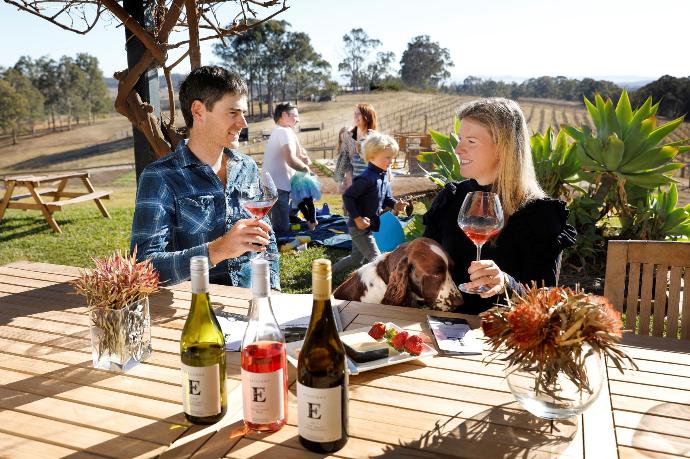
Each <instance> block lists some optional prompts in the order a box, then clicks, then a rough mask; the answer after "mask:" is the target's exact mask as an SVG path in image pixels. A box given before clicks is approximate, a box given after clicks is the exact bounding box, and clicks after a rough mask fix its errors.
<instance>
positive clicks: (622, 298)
mask: <svg viewBox="0 0 690 459" xmlns="http://www.w3.org/2000/svg"><path fill="white" fill-rule="evenodd" d="M640 273H641V274H642V276H641V277H640ZM683 286H684V287H683ZM626 292H627V294H626ZM604 296H606V297H607V298H608V299H609V301H611V303H612V304H613V306H614V307H615V308H616V309H618V310H619V311H620V312H622V313H625V327H626V328H627V329H630V330H632V331H634V333H637V334H640V335H649V332H650V330H649V329H650V321H651V322H652V324H653V325H652V330H651V331H652V334H653V335H654V336H666V337H668V338H676V337H677V336H678V322H679V321H680V338H681V339H683V340H690V243H687V242H668V241H609V243H608V253H607V255H606V280H605V285H604ZM681 303H682V304H681ZM638 319H639V325H638V324H637V323H636V321H637V320H638ZM664 329H665V330H664Z"/></svg>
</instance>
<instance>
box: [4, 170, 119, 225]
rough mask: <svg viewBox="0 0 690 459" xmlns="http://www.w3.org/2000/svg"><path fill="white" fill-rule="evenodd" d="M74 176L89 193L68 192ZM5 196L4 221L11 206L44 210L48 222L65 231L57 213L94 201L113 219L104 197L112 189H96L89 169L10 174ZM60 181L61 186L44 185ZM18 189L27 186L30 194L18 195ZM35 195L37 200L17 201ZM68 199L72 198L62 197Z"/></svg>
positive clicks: (34, 198)
mask: <svg viewBox="0 0 690 459" xmlns="http://www.w3.org/2000/svg"><path fill="white" fill-rule="evenodd" d="M70 179H80V180H81V183H82V184H83V185H84V188H86V192H81V191H65V187H66V186H67V182H68V181H69V180H70ZM3 180H4V182H5V196H4V197H3V198H2V201H0V220H2V217H3V216H4V214H5V210H7V209H23V210H40V211H41V212H42V213H43V217H45V219H46V221H47V222H48V224H49V225H50V227H51V228H52V229H53V231H55V232H56V233H62V230H61V229H60V226H59V225H58V224H57V222H56V221H55V219H54V218H53V213H54V212H56V211H58V210H61V209H62V208H63V207H64V206H68V205H71V204H78V203H80V202H86V201H91V200H93V201H94V202H95V203H96V206H97V207H98V209H99V210H100V211H101V214H103V216H104V217H105V218H110V214H109V213H108V210H107V209H106V208H105V205H104V204H103V202H102V201H101V199H108V198H109V195H110V191H103V190H101V191H96V189H95V188H94V187H93V185H92V184H91V180H89V173H88V172H65V173H60V174H46V175H9V176H6V177H5V178H4V179H3ZM53 183H57V186H51V187H43V185H45V184H53ZM18 188H26V189H27V191H28V192H27V193H23V194H14V192H15V191H16V190H17V189H18ZM43 196H48V197H52V198H53V200H52V201H44V200H43ZM26 198H32V199H33V201H34V202H16V201H19V200H22V199H26ZM62 198H68V199H62Z"/></svg>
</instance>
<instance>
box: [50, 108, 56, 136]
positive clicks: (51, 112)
mask: <svg viewBox="0 0 690 459" xmlns="http://www.w3.org/2000/svg"><path fill="white" fill-rule="evenodd" d="M50 116H51V117H52V118H53V131H54V130H55V129H57V128H56V127H55V106H54V105H51V106H50Z"/></svg>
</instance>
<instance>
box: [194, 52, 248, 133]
mask: <svg viewBox="0 0 690 459" xmlns="http://www.w3.org/2000/svg"><path fill="white" fill-rule="evenodd" d="M228 93H230V94H235V95H238V96H246V95H247V93H248V90H247V82H246V81H244V78H242V77H241V76H240V75H239V74H237V73H235V72H231V71H230V70H227V69H224V68H223V67H218V66H215V65H207V66H204V67H199V68H197V69H194V70H192V71H191V72H190V73H189V75H187V78H185V80H184V81H183V82H182V83H181V84H180V106H181V107H180V109H181V110H182V116H183V117H184V122H185V124H186V125H187V128H188V129H191V128H192V125H193V124H194V116H192V102H194V101H195V100H198V101H201V102H203V104H204V105H205V106H206V109H207V110H213V106H214V105H215V103H216V102H218V101H219V100H220V99H222V98H223V96H225V95H226V94H228Z"/></svg>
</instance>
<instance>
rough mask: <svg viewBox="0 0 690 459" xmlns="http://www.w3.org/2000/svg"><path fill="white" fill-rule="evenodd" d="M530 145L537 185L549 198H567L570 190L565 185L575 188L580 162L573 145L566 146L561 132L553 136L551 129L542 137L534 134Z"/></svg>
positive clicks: (565, 139) (564, 136)
mask: <svg viewBox="0 0 690 459" xmlns="http://www.w3.org/2000/svg"><path fill="white" fill-rule="evenodd" d="M530 144H531V147H532V160H533V161H534V170H535V172H536V174H537V180H538V181H539V185H541V187H542V189H543V190H544V191H545V192H546V194H548V195H549V196H553V197H567V195H568V192H569V189H570V188H569V187H567V186H566V184H570V185H571V186H572V187H575V188H577V186H576V183H577V181H578V180H579V177H578V175H577V173H578V171H579V170H580V161H579V158H578V157H577V154H576V153H575V144H574V143H571V144H568V140H567V137H566V134H565V132H564V131H563V130H561V131H560V132H559V133H558V135H555V134H554V132H553V129H552V128H551V127H549V128H548V129H547V130H546V132H545V133H544V135H542V134H540V133H538V132H537V133H535V134H534V135H533V136H532V138H531V139H530Z"/></svg>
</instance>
